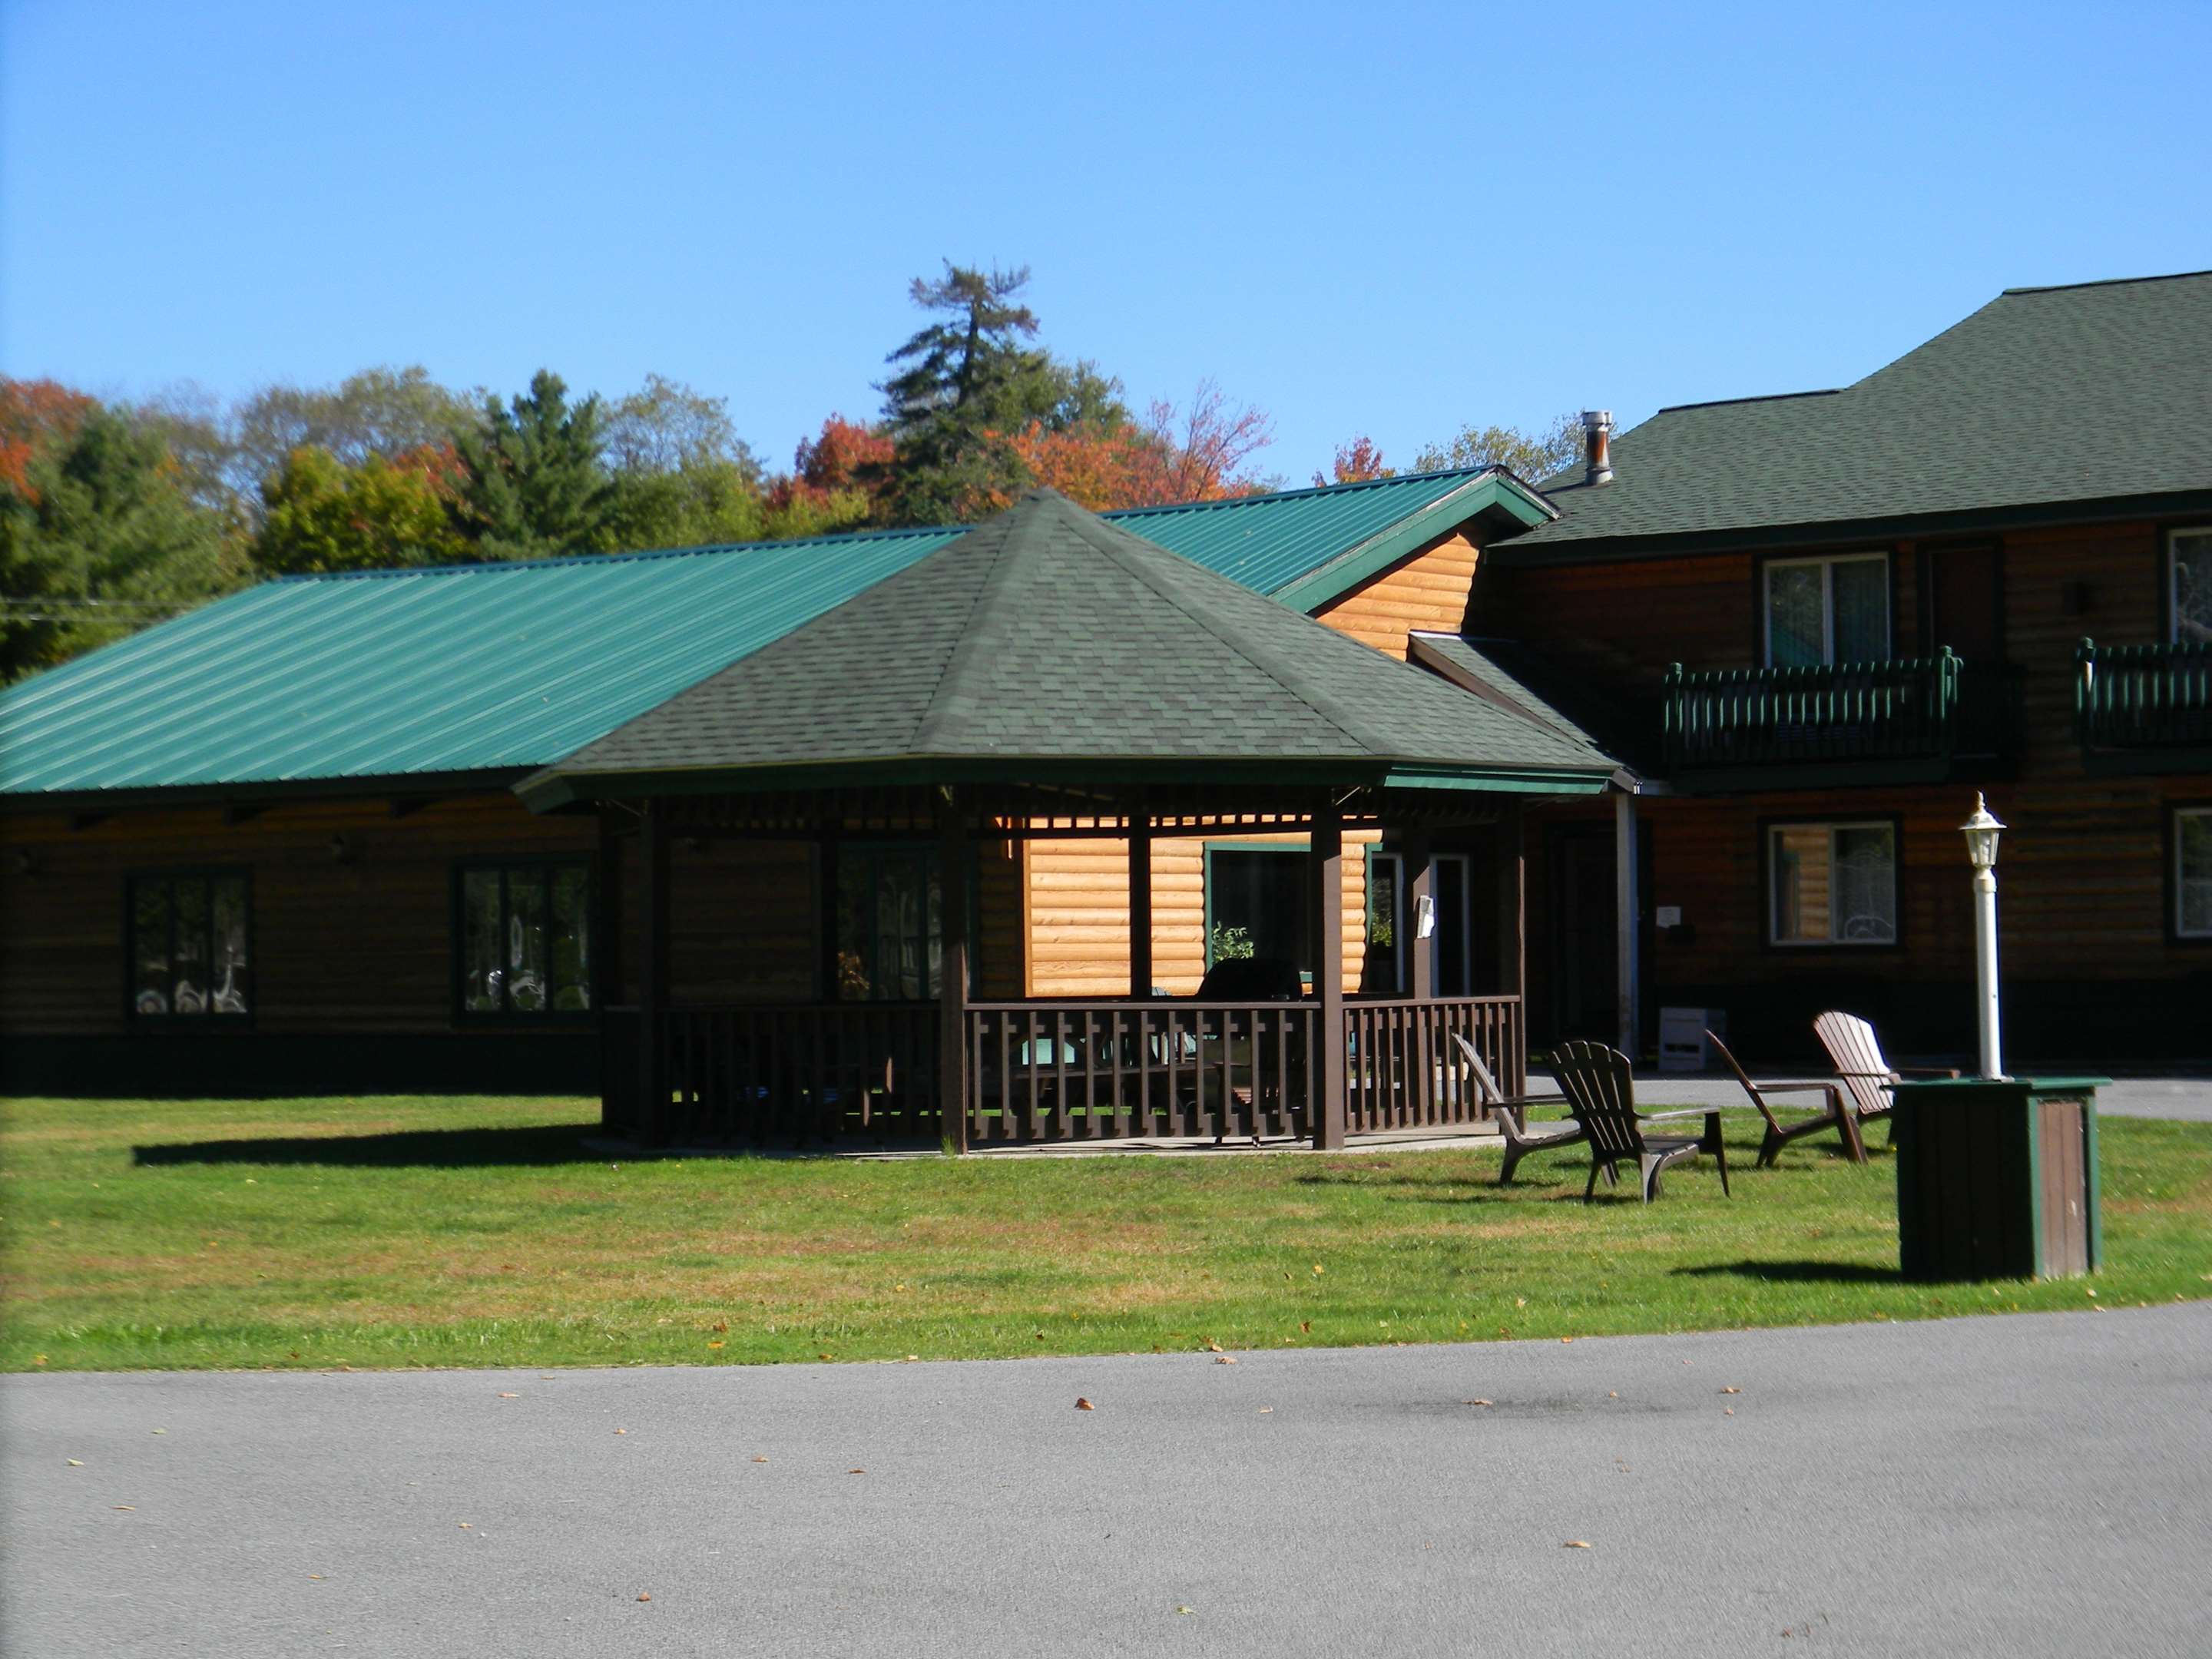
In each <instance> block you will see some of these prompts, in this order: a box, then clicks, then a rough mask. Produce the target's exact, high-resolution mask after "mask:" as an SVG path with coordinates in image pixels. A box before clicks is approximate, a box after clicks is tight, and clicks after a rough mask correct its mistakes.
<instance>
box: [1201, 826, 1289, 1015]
mask: <svg viewBox="0 0 2212 1659" xmlns="http://www.w3.org/2000/svg"><path fill="white" fill-rule="evenodd" d="M1203 847H1204V853H1205V864H1206V870H1205V889H1206V912H1205V914H1206V967H1207V968H1209V969H1211V968H1212V966H1213V965H1214V963H1216V962H1218V961H1223V960H1225V959H1226V958H1227V957H1230V956H1232V955H1235V956H1251V955H1253V954H1254V953H1255V945H1254V942H1253V941H1252V940H1251V939H1249V938H1247V939H1243V940H1241V941H1238V940H1232V939H1230V938H1229V934H1231V933H1242V932H1246V931H1247V930H1245V929H1243V928H1241V927H1234V926H1229V927H1225V926H1224V924H1223V923H1222V922H1221V921H1220V919H1219V917H1218V913H1217V901H1218V899H1219V897H1220V896H1221V887H1222V882H1221V878H1220V876H1219V874H1218V865H1217V860H1219V859H1221V858H1223V857H1231V858H1233V857H1236V856H1237V855H1239V854H1246V853H1252V854H1262V855H1268V856H1274V857H1285V856H1291V855H1295V856H1296V857H1297V860H1298V876H1299V879H1300V880H1301V881H1303V880H1304V878H1305V871H1306V860H1308V858H1309V857H1310V855H1311V854H1312V852H1313V847H1312V844H1311V842H1307V841H1209V842H1205V843H1203ZM1299 931H1300V933H1301V935H1303V934H1304V933H1306V931H1307V929H1306V928H1305V927H1303V926H1302V927H1301V928H1300V930H1299ZM1225 943H1228V944H1231V945H1236V944H1242V945H1243V947H1244V948H1243V949H1241V950H1234V949H1232V950H1222V949H1220V948H1219V947H1220V946H1221V945H1224V944H1225ZM1310 954H1311V946H1310V945H1309V944H1308V943H1307V942H1306V941H1305V939H1304V938H1303V937H1301V939H1300V940H1299V942H1298V944H1297V948H1296V949H1295V950H1294V951H1292V952H1291V960H1293V961H1294V962H1296V963H1297V965H1298V980H1299V982H1300V983H1301V984H1303V985H1304V986H1306V987H1308V988H1309V989H1310V988H1311V987H1312V985H1313V964H1312V963H1310V962H1309V961H1307V960H1306V958H1307V957H1308V956H1309V955H1310Z"/></svg>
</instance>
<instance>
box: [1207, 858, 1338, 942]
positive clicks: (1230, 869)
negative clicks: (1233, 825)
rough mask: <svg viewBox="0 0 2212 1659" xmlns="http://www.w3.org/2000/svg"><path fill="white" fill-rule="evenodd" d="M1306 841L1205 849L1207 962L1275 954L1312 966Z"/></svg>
mask: <svg viewBox="0 0 2212 1659" xmlns="http://www.w3.org/2000/svg"><path fill="white" fill-rule="evenodd" d="M1306 871H1307V857H1306V849H1305V848H1303V847H1209V848H1206V966H1207V967H1209V968H1210V967H1212V965H1213V964H1214V963H1217V962H1219V961H1222V960H1224V959H1225V958H1226V957H1271V958H1274V959H1277V960H1280V961H1286V962H1291V963H1297V969H1298V971H1299V972H1300V973H1302V974H1310V973H1312V972H1313V939H1312V933H1311V929H1310V927H1309V926H1308V922H1307V918H1308V915H1310V912H1309V909H1308V902H1309V901H1308V896H1307V893H1306V887H1307V878H1306Z"/></svg>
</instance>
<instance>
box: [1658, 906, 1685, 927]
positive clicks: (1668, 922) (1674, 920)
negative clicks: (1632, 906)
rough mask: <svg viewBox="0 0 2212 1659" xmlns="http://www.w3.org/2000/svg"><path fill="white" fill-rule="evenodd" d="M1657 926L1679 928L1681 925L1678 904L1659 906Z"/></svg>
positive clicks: (1680, 913)
mask: <svg viewBox="0 0 2212 1659" xmlns="http://www.w3.org/2000/svg"><path fill="white" fill-rule="evenodd" d="M1658 925H1659V926H1660V927H1680V926H1681V925H1682V907H1681V906H1680V905H1679V904H1662V905H1661V906H1660V907H1659V910H1658Z"/></svg>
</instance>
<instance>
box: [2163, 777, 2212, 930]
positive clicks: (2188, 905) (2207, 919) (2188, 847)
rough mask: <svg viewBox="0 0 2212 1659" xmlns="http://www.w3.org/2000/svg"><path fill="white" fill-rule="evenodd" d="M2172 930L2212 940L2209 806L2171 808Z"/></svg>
mask: <svg viewBox="0 0 2212 1659" xmlns="http://www.w3.org/2000/svg"><path fill="white" fill-rule="evenodd" d="M2173 931H2174V933H2175V936H2176V937H2178V938H2180V939H2212V806H2182V807H2177V808H2175V809H2174V814H2173Z"/></svg>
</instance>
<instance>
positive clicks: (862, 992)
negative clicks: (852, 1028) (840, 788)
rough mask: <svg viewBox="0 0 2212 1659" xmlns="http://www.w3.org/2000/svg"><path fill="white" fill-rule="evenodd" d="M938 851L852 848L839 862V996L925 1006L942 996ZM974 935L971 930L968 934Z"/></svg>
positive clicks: (843, 851) (910, 847) (942, 938)
mask: <svg viewBox="0 0 2212 1659" xmlns="http://www.w3.org/2000/svg"><path fill="white" fill-rule="evenodd" d="M943 905H944V892H943V885H942V884H941V883H940V882H939V879H938V874H937V849H936V848H933V847H925V846H921V845H920V844H918V843H916V844H909V845H904V846H898V845H883V846H868V845H866V844H852V843H848V844H847V845H845V846H842V847H841V848H839V849H838V857H837V995H838V996H839V998H840V999H842V1000H846V1001H852V1002H920V1001H921V1000H924V999H926V998H930V997H934V996H936V995H937V994H939V986H940V985H941V983H942V982H943V981H942V969H943V963H944V954H945V931H944V916H943ZM974 936H975V935H974V932H973V930H972V929H971V930H970V932H969V937H970V938H971V939H972V938H973V937H974Z"/></svg>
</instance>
